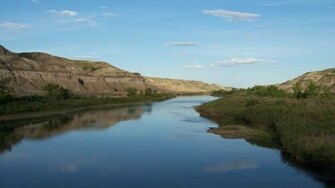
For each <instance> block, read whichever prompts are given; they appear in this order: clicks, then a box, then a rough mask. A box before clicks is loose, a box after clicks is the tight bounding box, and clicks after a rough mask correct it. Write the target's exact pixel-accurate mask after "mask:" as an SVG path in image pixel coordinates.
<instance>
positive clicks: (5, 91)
mask: <svg viewBox="0 0 335 188" xmlns="http://www.w3.org/2000/svg"><path fill="white" fill-rule="evenodd" d="M11 82H12V79H11V78H10V77H3V76H0V104H6V103H8V102H9V101H11V100H12V98H13V96H12V92H13V88H12V87H11V85H10V84H11Z"/></svg>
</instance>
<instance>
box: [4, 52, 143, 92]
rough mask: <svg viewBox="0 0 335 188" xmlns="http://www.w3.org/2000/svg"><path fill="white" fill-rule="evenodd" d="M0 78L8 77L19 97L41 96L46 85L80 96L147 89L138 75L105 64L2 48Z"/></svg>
mask: <svg viewBox="0 0 335 188" xmlns="http://www.w3.org/2000/svg"><path fill="white" fill-rule="evenodd" d="M0 76H2V77H10V78H11V79H12V81H13V82H12V84H13V85H14V88H15V92H16V93H17V94H19V95H27V94H42V93H43V91H42V88H43V86H45V85H46V84H48V83H56V84H59V85H61V86H63V87H64V88H66V89H69V90H71V91H72V92H74V93H76V94H82V95H93V94H94V95H104V94H105V95H125V93H126V90H127V88H129V87H134V88H137V89H138V90H144V89H145V88H147V87H149V86H148V84H147V83H146V82H145V79H144V77H142V76H141V75H140V74H138V73H130V72H127V71H124V70H121V69H118V68H116V67H114V66H111V65H110V64H108V63H105V62H91V61H78V60H70V59H66V58H61V57H56V56H52V55H49V54H45V53H13V52H10V51H8V50H7V49H5V48H4V47H2V46H0Z"/></svg>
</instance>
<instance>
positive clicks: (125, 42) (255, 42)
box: [0, 0, 335, 87]
mask: <svg viewBox="0 0 335 188" xmlns="http://www.w3.org/2000/svg"><path fill="white" fill-rule="evenodd" d="M0 3H1V6H0V44H1V45H4V46H5V47H7V48H8V49H10V50H12V51H15V52H23V51H42V52H46V53H50V54H53V55H58V56H64V57H68V58H74V59H90V60H103V61H107V62H109V63H110V64H112V65H114V66H117V67H120V68H122V69H125V70H128V71H132V72H140V73H141V74H142V75H146V76H156V77H168V78H180V79H192V80H202V81H206V82H210V83H217V84H221V85H226V86H234V87H249V86H253V85H256V84H257V85H260V84H273V83H280V82H284V81H286V80H288V79H292V78H294V77H296V76H298V75H300V74H302V73H304V72H307V71H313V70H322V69H326V68H331V67H335V61H334V59H335V1H334V0H248V1H245V0H160V1H157V0H95V1H89V0H83V1H78V0H10V1H9V0H6V1H4V0H0Z"/></svg>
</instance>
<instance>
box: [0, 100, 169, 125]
mask: <svg viewBox="0 0 335 188" xmlns="http://www.w3.org/2000/svg"><path fill="white" fill-rule="evenodd" d="M174 97H175V96H174V95H170V94H160V95H153V96H144V95H143V96H140V95H137V96H132V97H117V98H116V97H105V98H99V97H76V98H69V99H48V98H46V97H39V96H38V97H21V98H17V99H16V100H13V101H11V102H8V103H6V104H1V105H0V121H8V120H14V119H25V118H32V117H41V116H48V115H57V114H64V113H68V112H75V111H80V110H87V109H95V108H103V107H118V106H121V105H130V104H140V103H151V102H157V101H163V100H167V99H170V98H174Z"/></svg>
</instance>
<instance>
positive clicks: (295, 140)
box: [196, 95, 335, 174]
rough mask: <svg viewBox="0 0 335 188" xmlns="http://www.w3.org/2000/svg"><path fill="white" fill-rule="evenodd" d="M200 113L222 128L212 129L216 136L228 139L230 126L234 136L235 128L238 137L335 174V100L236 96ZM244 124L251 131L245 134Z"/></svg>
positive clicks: (201, 108) (200, 109) (205, 105)
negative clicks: (268, 146) (276, 147)
mask: <svg viewBox="0 0 335 188" xmlns="http://www.w3.org/2000/svg"><path fill="white" fill-rule="evenodd" d="M196 110H197V111H198V112H199V113H200V114H201V115H203V116H205V117H208V118H210V119H212V120H214V121H216V122H217V123H218V124H219V126H220V128H218V129H217V130H212V132H214V133H217V134H220V131H221V134H222V135H223V136H224V135H225V134H227V131H225V129H227V125H229V126H228V127H230V128H229V129H228V130H229V131H230V134H231V133H232V132H233V133H234V131H232V127H235V129H236V131H235V133H237V134H235V137H241V138H246V139H249V140H251V141H256V142H259V143H261V145H262V143H263V145H268V144H269V143H272V146H279V147H280V148H281V150H282V151H283V153H285V155H288V156H290V157H291V158H292V159H294V160H295V161H297V162H299V163H300V164H303V165H308V166H311V167H314V168H318V169H326V170H327V171H328V172H330V173H332V174H334V172H335V100H334V99H331V98H327V99H326V98H318V97H316V98H308V99H304V100H297V99H294V98H287V97H284V98H278V97H260V96H255V95H250V96H243V95H242V96H241V95H232V96H226V97H224V98H222V99H219V100H216V101H213V102H210V103H207V104H203V105H201V106H199V107H197V108H196ZM236 125H238V126H236ZM241 125H242V126H245V127H247V128H249V129H250V130H248V131H244V132H243V131H241V130H240V129H239V128H238V127H240V126H241ZM252 130H255V131H256V132H253V131H252ZM259 131H261V132H259ZM264 132H266V133H267V134H264ZM264 143H265V144H264Z"/></svg>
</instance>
